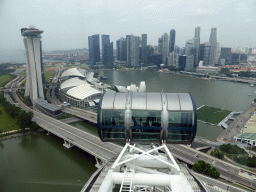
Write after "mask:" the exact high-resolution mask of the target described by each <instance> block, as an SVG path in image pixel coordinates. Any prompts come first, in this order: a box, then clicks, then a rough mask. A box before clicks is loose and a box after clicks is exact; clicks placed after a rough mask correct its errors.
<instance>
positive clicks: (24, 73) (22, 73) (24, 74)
mask: <svg viewBox="0 0 256 192" xmlns="http://www.w3.org/2000/svg"><path fill="white" fill-rule="evenodd" d="M18 75H23V76H26V75H27V73H26V72H20V73H18Z"/></svg>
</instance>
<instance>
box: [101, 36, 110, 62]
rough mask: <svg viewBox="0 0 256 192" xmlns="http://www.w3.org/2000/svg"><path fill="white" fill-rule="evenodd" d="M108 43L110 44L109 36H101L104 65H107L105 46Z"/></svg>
mask: <svg viewBox="0 0 256 192" xmlns="http://www.w3.org/2000/svg"><path fill="white" fill-rule="evenodd" d="M107 43H110V40H109V35H101V47H102V63H103V64H104V65H105V62H104V51H105V45H106V44H107Z"/></svg>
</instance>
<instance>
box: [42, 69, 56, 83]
mask: <svg viewBox="0 0 256 192" xmlns="http://www.w3.org/2000/svg"><path fill="white" fill-rule="evenodd" d="M54 73H55V71H45V72H44V77H45V81H46V82H49V79H50V77H51V76H53V75H54Z"/></svg>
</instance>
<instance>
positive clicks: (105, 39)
mask: <svg viewBox="0 0 256 192" xmlns="http://www.w3.org/2000/svg"><path fill="white" fill-rule="evenodd" d="M101 41H102V63H103V64H104V65H105V67H112V66H113V62H114V59H113V42H111V43H110V40H109V35H101Z"/></svg>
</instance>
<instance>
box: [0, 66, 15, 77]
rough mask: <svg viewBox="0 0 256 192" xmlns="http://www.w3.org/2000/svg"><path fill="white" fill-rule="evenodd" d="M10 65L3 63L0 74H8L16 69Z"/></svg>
mask: <svg viewBox="0 0 256 192" xmlns="http://www.w3.org/2000/svg"><path fill="white" fill-rule="evenodd" d="M9 67H10V65H8V64H1V65H0V76H1V75H7V74H10V73H12V72H14V71H15V69H9Z"/></svg>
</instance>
